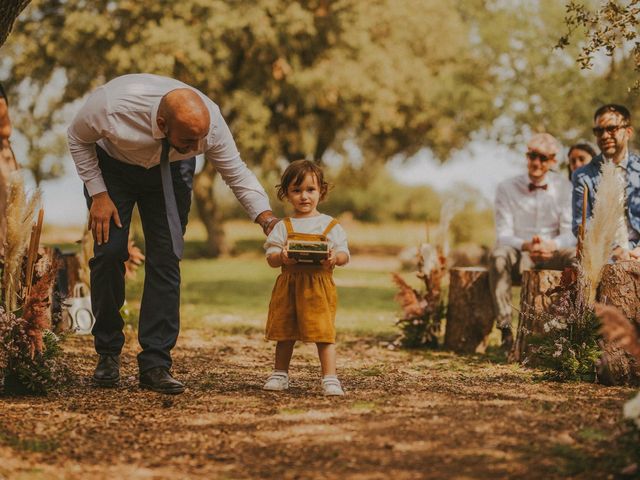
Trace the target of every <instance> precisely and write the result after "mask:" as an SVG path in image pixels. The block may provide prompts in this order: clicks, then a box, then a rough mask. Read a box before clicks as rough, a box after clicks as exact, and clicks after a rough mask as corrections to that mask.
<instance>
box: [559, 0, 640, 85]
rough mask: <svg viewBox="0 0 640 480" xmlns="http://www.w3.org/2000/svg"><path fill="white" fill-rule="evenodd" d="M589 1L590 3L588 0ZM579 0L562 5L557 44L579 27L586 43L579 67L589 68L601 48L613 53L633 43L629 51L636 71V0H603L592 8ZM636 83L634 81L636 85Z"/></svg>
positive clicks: (639, 10) (639, 12) (639, 5)
mask: <svg viewBox="0 0 640 480" xmlns="http://www.w3.org/2000/svg"><path fill="white" fill-rule="evenodd" d="M590 3H592V2H590ZM590 7H591V5H589V4H585V3H583V2H576V1H570V2H568V3H567V5H566V11H567V15H566V17H565V22H566V25H567V33H566V34H565V35H563V36H562V37H560V40H559V41H558V46H559V47H561V48H564V47H566V46H568V45H569V44H570V38H571V37H572V36H573V35H574V34H576V32H577V31H579V30H584V31H585V33H586V35H587V42H586V43H585V45H584V46H583V47H582V49H581V51H580V54H579V55H578V57H577V60H578V63H579V64H580V67H581V68H583V69H590V68H592V67H593V59H594V55H595V54H596V53H597V52H601V51H603V52H604V53H606V54H607V55H608V56H610V57H611V56H613V55H614V53H615V52H616V50H617V49H618V48H620V47H622V46H624V44H626V43H627V42H633V44H632V46H631V51H630V54H631V56H632V57H633V58H634V60H635V64H636V71H638V70H640V43H639V42H636V39H637V38H638V31H637V27H638V22H639V20H640V18H639V17H640V0H627V1H624V2H620V1H618V0H606V1H604V2H602V4H601V5H600V8H597V9H592V8H590ZM637 85H638V84H636V86H637Z"/></svg>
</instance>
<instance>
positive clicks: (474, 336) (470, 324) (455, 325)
mask: <svg viewBox="0 0 640 480" xmlns="http://www.w3.org/2000/svg"><path fill="white" fill-rule="evenodd" d="M493 320H494V314H493V305H492V302H491V292H490V290H489V272H488V271H487V269H486V268H484V267H456V268H452V269H450V283H449V303H448V307H447V324H446V329H445V337H444V346H445V348H447V349H450V350H453V351H455V352H458V353H474V352H476V353H483V352H484V351H485V350H486V348H487V340H488V337H489V334H490V333H491V329H492V328H493Z"/></svg>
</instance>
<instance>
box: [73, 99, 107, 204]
mask: <svg viewBox="0 0 640 480" xmlns="http://www.w3.org/2000/svg"><path fill="white" fill-rule="evenodd" d="M106 105H107V97H106V93H105V91H104V89H103V88H98V89H97V90H96V91H95V92H93V93H92V94H91V95H89V98H88V99H87V101H86V102H85V104H84V105H83V107H82V108H81V109H80V111H79V112H78V113H77V115H76V116H75V117H74V119H73V121H72V122H71V125H70V126H69V128H68V129H67V142H68V144H69V151H70V152H71V158H72V159H73V163H74V164H75V166H76V170H77V171H78V175H79V176H80V179H81V180H82V181H83V182H84V184H85V186H86V187H87V191H88V192H89V195H91V196H93V195H96V194H98V193H101V192H105V191H106V190H107V187H106V185H105V183H104V179H103V178H102V172H101V171H100V167H99V166H98V156H97V154H96V146H95V145H96V142H97V141H98V140H100V139H101V138H105V137H108V136H109V135H110V134H111V126H110V122H109V117H108V115H107V114H106Z"/></svg>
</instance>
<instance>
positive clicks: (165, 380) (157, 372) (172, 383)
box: [140, 367, 184, 394]
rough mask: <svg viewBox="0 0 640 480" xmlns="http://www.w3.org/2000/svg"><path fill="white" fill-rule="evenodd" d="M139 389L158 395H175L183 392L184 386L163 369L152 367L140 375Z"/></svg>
mask: <svg viewBox="0 0 640 480" xmlns="http://www.w3.org/2000/svg"><path fill="white" fill-rule="evenodd" d="M140 388H146V389H148V390H153V391H154V392H158V393H169V394H176V393H182V392H184V384H183V383H182V382H179V381H178V380H176V379H175V378H173V377H172V376H171V374H170V373H169V370H168V369H167V368H165V367H154V368H152V369H150V370H147V371H146V372H144V373H141V374H140Z"/></svg>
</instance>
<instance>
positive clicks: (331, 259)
mask: <svg viewBox="0 0 640 480" xmlns="http://www.w3.org/2000/svg"><path fill="white" fill-rule="evenodd" d="M322 266H323V267H324V268H326V269H328V270H331V269H332V268H333V267H335V266H336V252H334V251H333V249H331V250H329V256H328V257H327V258H326V260H323V261H322Z"/></svg>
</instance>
